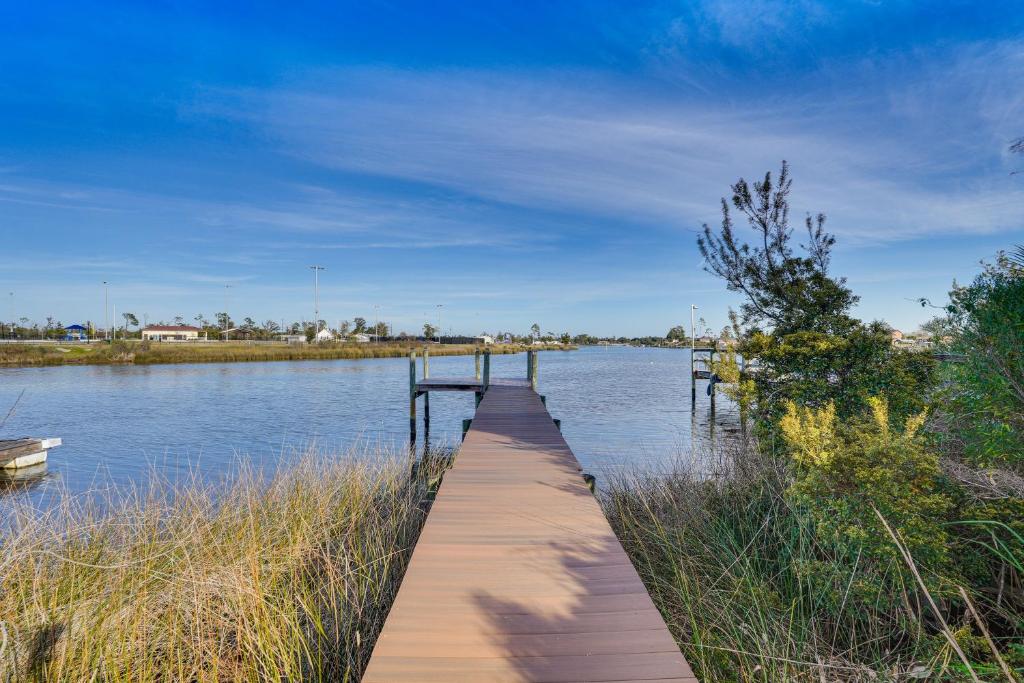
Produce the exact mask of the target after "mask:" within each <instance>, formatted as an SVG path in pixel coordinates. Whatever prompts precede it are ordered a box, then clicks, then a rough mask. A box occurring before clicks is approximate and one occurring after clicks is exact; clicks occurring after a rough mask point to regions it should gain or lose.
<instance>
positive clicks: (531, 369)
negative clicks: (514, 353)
mask: <svg viewBox="0 0 1024 683" xmlns="http://www.w3.org/2000/svg"><path fill="white" fill-rule="evenodd" d="M537 360H538V359H537V352H536V351H534V350H532V349H531V350H529V351H527V352H526V379H528V380H530V388H531V389H533V390H534V391H537V370H538V367H537Z"/></svg>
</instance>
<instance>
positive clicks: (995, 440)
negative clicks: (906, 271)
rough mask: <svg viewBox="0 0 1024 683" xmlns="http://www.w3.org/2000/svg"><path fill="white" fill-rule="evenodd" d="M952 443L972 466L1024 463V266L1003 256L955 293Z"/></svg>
mask: <svg viewBox="0 0 1024 683" xmlns="http://www.w3.org/2000/svg"><path fill="white" fill-rule="evenodd" d="M950 299H951V303H950V305H949V308H948V311H949V318H948V324H949V327H950V329H951V331H952V335H951V338H950V340H949V344H948V346H949V348H950V350H951V351H953V352H956V353H960V354H962V355H963V357H964V362H963V363H957V364H953V365H952V366H951V367H950V368H949V375H950V379H951V381H952V389H951V391H950V397H949V399H950V400H949V405H948V406H947V411H946V412H947V414H948V415H949V417H950V420H951V425H950V428H949V429H948V430H946V432H945V433H944V436H945V440H946V441H947V442H953V445H954V446H955V447H956V448H957V450H962V452H963V454H964V455H965V456H966V457H967V458H968V459H970V460H971V461H972V462H974V463H975V464H978V465H981V466H991V465H997V466H998V465H1009V466H1012V467H1015V468H1017V469H1018V470H1019V469H1020V468H1021V467H1022V466H1024V269H1022V268H1021V267H1020V266H1018V265H1016V264H1015V263H1014V262H1012V261H1010V260H1008V259H1006V258H1005V257H1000V259H999V260H998V261H997V263H996V264H994V265H990V266H988V267H986V268H985V271H984V272H983V273H982V274H981V275H979V276H978V277H977V278H976V279H975V280H974V282H973V283H972V284H971V285H969V286H966V287H955V288H954V289H953V291H952V292H950Z"/></svg>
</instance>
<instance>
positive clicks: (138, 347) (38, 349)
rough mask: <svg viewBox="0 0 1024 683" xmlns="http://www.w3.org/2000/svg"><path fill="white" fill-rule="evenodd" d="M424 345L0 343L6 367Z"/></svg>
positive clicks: (390, 350) (222, 359) (333, 353)
mask: <svg viewBox="0 0 1024 683" xmlns="http://www.w3.org/2000/svg"><path fill="white" fill-rule="evenodd" d="M417 346H418V344H412V343H399V342H395V343H390V344H355V343H329V344H301V345H300V344H296V345H289V344H272V343H265V344H255V343H246V342H226V343H223V342H222V343H218V342H212V343H169V342H168V343H146V342H138V341H118V342H115V343H113V344H105V343H102V342H100V343H97V344H93V345H88V346H86V345H71V344H68V345H53V344H35V345H31V344H4V345H0V367H3V366H7V367H21V366H39V365H111V364H131V363H134V364H136V365H158V364H175V363H237V362H261V361H289V360H339V359H360V358H400V357H403V356H405V355H407V354H408V353H409V351H410V350H411V349H414V348H416V347H417ZM477 348H478V347H476V346H473V345H471V344H445V345H442V346H433V347H431V354H432V355H434V356H467V355H473V354H474V353H475V352H476V350H477ZM488 348H489V349H490V350H491V352H492V353H496V354H509V353H521V352H523V351H525V350H526V348H527V347H525V346H519V345H514V344H498V345H494V346H490V347H488ZM543 348H544V349H545V350H555V349H557V350H571V349H574V348H575V347H565V346H560V345H553V346H550V347H543Z"/></svg>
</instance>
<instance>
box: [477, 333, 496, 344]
mask: <svg viewBox="0 0 1024 683" xmlns="http://www.w3.org/2000/svg"><path fill="white" fill-rule="evenodd" d="M473 341H475V342H476V343H478V344H493V343H494V337H492V336H490V335H489V334H481V335H479V336H477V337H473Z"/></svg>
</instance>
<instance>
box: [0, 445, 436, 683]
mask: <svg viewBox="0 0 1024 683" xmlns="http://www.w3.org/2000/svg"><path fill="white" fill-rule="evenodd" d="M432 478H436V472H428V471H425V469H424V468H419V472H418V474H417V475H416V477H415V478H413V479H410V476H409V462H408V461H407V460H405V459H403V458H388V457H372V458H368V457H362V458H355V459H353V458H340V459H324V458H322V457H315V456H313V455H310V456H307V457H306V458H304V459H303V460H302V461H301V462H299V463H298V464H297V466H294V467H291V468H288V469H282V470H280V471H279V473H278V474H276V475H273V476H272V477H264V476H261V475H259V474H258V473H256V472H254V471H252V470H251V469H250V470H246V469H244V468H243V470H242V473H241V474H240V475H239V476H237V477H234V478H233V479H232V481H231V482H230V483H229V484H227V485H224V484H223V483H222V484H217V485H208V484H203V483H201V482H199V481H197V480H194V481H191V482H190V483H188V484H186V485H184V486H179V487H176V488H172V487H167V486H166V482H159V481H157V483H155V484H154V485H153V486H152V487H151V488H150V489H147V491H146V492H142V491H139V490H130V491H127V492H125V491H119V492H118V494H117V495H116V496H107V497H105V498H104V499H103V500H99V501H98V500H97V499H96V498H95V497H94V496H93V497H90V498H89V499H88V500H86V501H82V500H80V499H76V498H74V497H71V496H64V497H63V498H62V499H61V501H60V504H59V505H57V506H56V507H55V508H51V509H50V511H49V512H46V513H40V512H38V511H34V510H31V509H29V508H27V507H25V506H24V505H21V506H16V507H15V509H14V511H13V512H12V513H11V516H10V525H9V526H10V528H9V529H8V531H7V532H6V533H5V534H4V535H3V536H2V539H0V596H2V600H0V680H3V681H8V680H11V681H13V680H19V681H20V680H39V681H42V680H46V681H82V680H104V681H171V680H178V681H253V680H276V681H284V680H289V681H297V680H309V681H320V680H331V681H349V680H358V678H359V675H360V673H361V671H362V669H363V667H364V665H365V663H366V661H367V659H368V657H369V654H370V652H371V650H372V647H373V644H374V639H375V638H376V636H377V634H378V632H379V631H380V629H381V627H382V625H383V621H384V618H385V616H386V614H387V611H388V609H389V607H390V605H391V602H392V599H393V598H394V596H395V593H396V591H397V587H398V583H399V581H400V579H401V576H402V573H403V572H404V569H405V566H406V563H407V560H408V557H409V555H410V553H411V549H412V547H413V545H414V543H415V540H416V537H417V534H418V533H419V529H420V527H421V524H422V522H423V520H424V518H425V507H426V503H424V502H423V501H424V500H425V497H426V495H427V489H428V482H429V481H431V479H432ZM170 490H173V493H168V491H170Z"/></svg>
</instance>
